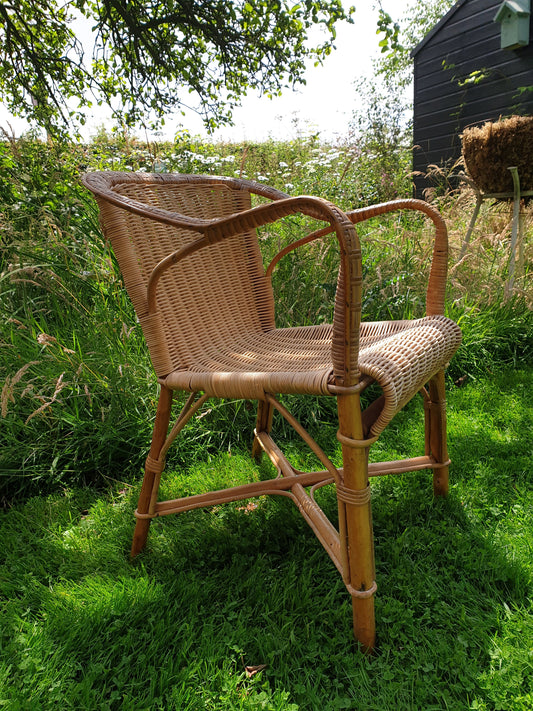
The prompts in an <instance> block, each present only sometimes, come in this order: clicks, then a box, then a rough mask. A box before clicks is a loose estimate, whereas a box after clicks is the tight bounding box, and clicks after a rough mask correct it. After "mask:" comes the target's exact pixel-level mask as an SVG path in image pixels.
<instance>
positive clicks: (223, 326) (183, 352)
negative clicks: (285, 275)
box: [98, 176, 274, 376]
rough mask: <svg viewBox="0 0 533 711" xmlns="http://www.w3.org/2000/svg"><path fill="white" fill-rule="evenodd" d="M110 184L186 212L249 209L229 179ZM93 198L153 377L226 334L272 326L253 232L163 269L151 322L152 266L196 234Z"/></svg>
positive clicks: (206, 215) (214, 214) (184, 364)
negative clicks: (148, 292) (148, 295)
mask: <svg viewBox="0 0 533 711" xmlns="http://www.w3.org/2000/svg"><path fill="white" fill-rule="evenodd" d="M144 177H145V178H146V176H144ZM165 177H167V176H165ZM113 190H114V192H116V193H118V194H120V195H123V196H125V197H128V198H131V199H133V200H136V201H138V202H142V203H144V204H147V205H149V206H151V207H159V208H163V209H165V210H169V211H172V212H176V213H180V214H181V215H186V216H187V217H190V218H200V219H213V218H221V217H226V216H229V215H232V214H235V213H238V212H242V211H243V210H247V209H249V208H250V207H251V198H250V193H249V192H248V191H246V190H243V189H242V188H241V189H240V190H238V189H232V187H230V186H229V185H220V184H202V183H191V182H183V181H176V182H172V181H165V182H156V181H154V182H153V183H152V182H149V181H147V180H143V181H142V182H136V181H135V179H133V180H132V181H126V182H124V183H122V184H117V185H115V186H114V187H113ZM98 202H99V205H100V210H101V221H102V227H103V229H104V232H105V234H106V237H107V238H108V239H110V241H111V244H112V246H113V250H114V252H115V254H116V257H117V260H118V263H119V266H120V269H121V271H122V274H123V278H124V283H125V286H126V289H127V291H128V294H129V296H130V298H131V300H132V302H133V305H134V307H135V311H136V313H137V315H138V317H139V320H140V322H141V326H142V328H143V331H144V334H145V337H146V340H147V344H148V347H149V349H150V354H151V357H152V362H153V365H154V368H155V371H156V373H157V375H158V376H164V375H166V374H167V373H168V372H170V371H171V370H179V369H187V368H188V367H190V366H191V365H192V364H193V363H194V361H195V358H196V355H197V354H198V353H201V352H202V351H203V350H204V349H205V347H206V346H207V345H209V346H213V345H215V346H216V344H217V342H222V341H227V338H228V334H234V335H237V334H243V333H258V332H262V331H266V330H270V329H271V328H273V327H274V302H273V295H272V290H271V286H270V282H269V280H267V279H266V277H265V272H264V267H263V262H262V258H261V253H260V250H259V244H258V239H257V234H256V232H255V230H250V231H247V232H243V233H241V234H238V235H235V236H233V237H229V238H227V239H225V240H223V241H221V242H219V243H217V244H214V245H210V246H209V248H207V249H202V250H199V251H198V252H195V253H193V254H192V255H189V256H187V257H185V258H184V259H183V260H181V261H180V262H179V263H178V264H176V265H174V266H173V267H171V268H170V269H168V270H167V271H166V272H165V273H164V274H163V276H162V277H161V280H160V282H159V284H158V287H157V305H158V314H157V318H156V319H155V320H154V319H153V318H152V317H149V318H148V317H147V314H148V305H147V298H146V287H147V283H148V279H149V277H150V274H151V272H152V270H153V268H154V267H155V266H156V265H157V264H158V263H159V262H160V261H161V260H162V259H163V258H164V257H166V256H167V255H168V254H170V253H172V252H174V251H176V250H178V249H180V248H182V247H184V246H185V245H187V244H189V243H190V242H191V241H194V240H197V239H198V238H199V234H198V233H197V232H195V231H193V230H188V229H180V228H177V227H174V226H169V225H165V224H162V223H160V222H156V221H154V220H151V219H148V218H146V217H142V216H140V215H136V214H134V213H132V212H129V211H127V210H124V209H123V208H121V207H118V206H115V205H113V204H111V203H110V202H108V201H105V200H102V199H99V200H98Z"/></svg>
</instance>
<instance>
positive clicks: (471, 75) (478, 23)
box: [412, 0, 533, 196]
mask: <svg viewBox="0 0 533 711" xmlns="http://www.w3.org/2000/svg"><path fill="white" fill-rule="evenodd" d="M502 6H503V7H502ZM529 6H530V2H529V1H528V0H510V1H509V2H506V3H502V1H501V0H459V2H457V3H456V4H455V5H454V6H453V7H452V8H451V10H449V12H448V13H447V14H446V15H445V16H444V17H443V18H442V19H441V20H440V21H439V22H438V23H437V24H436V25H435V27H433V29H432V30H431V31H430V32H429V33H428V34H427V35H426V36H425V37H424V39H423V40H422V41H421V42H420V43H419V44H418V45H417V46H416V47H415V49H414V50H413V52H412V56H413V60H414V117H413V139H414V146H415V148H414V153H413V168H414V170H415V171H420V172H422V173H425V172H426V171H427V168H428V166H429V165H432V164H433V165H439V166H441V165H442V166H448V167H449V166H451V165H452V164H453V163H454V162H455V161H456V160H457V159H458V158H459V157H460V155H461V139H460V134H461V132H462V130H463V129H464V128H465V127H466V126H470V125H472V124H479V123H483V122H484V121H490V120H497V119H498V118H499V117H500V116H510V115H512V114H521V115H531V114H533V14H529V16H528V15H527V14H526V15H525V16H524V15H523V13H520V14H522V17H521V23H522V25H523V24H524V17H525V21H526V23H527V22H529V39H528V40H526V41H527V42H528V44H522V45H521V46H519V47H518V48H513V49H510V48H507V49H502V46H501V45H502V26H503V23H502V22H501V18H502V16H503V14H504V12H503V11H505V13H507V14H509V15H511V14H512V13H514V12H516V10H517V9H518V10H521V9H524V8H528V7H529ZM498 13H499V19H500V21H499V22H496V21H495V17H496V15H497V14H498ZM506 32H507V29H506ZM526 34H527V24H526ZM522 41H523V40H522ZM528 87H529V88H528ZM532 159H533V157H532ZM430 184H431V183H430V182H428V180H427V179H425V178H423V177H417V178H416V179H415V185H416V193H417V195H419V196H421V195H422V191H423V189H424V188H425V187H428V185H430Z"/></svg>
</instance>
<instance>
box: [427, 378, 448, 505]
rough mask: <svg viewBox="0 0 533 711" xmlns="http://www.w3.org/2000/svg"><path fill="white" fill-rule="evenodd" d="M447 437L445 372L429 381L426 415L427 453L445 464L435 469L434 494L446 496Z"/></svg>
mask: <svg viewBox="0 0 533 711" xmlns="http://www.w3.org/2000/svg"><path fill="white" fill-rule="evenodd" d="M446 440H447V435H446V391H445V385H444V370H441V371H439V372H438V373H436V375H434V376H433V377H432V378H431V380H430V381H429V402H428V404H427V415H426V453H427V454H431V455H432V456H433V458H434V459H435V461H437V462H439V464H444V466H441V467H439V468H435V469H433V493H434V494H435V496H446V495H447V493H448V485H449V484H448V472H449V467H448V464H447V462H448V461H449V460H448V444H447V441H446Z"/></svg>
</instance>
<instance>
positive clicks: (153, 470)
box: [131, 386, 173, 558]
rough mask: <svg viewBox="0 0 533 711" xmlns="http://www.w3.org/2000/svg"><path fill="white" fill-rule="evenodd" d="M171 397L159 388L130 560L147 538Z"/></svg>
mask: <svg viewBox="0 0 533 711" xmlns="http://www.w3.org/2000/svg"><path fill="white" fill-rule="evenodd" d="M172 396H173V391H172V390H170V389H169V388H166V387H164V386H162V387H161V392H160V394H159V402H158V404H157V412H156V416H155V423H154V432H153V435H152V445H151V447H150V454H149V455H148V457H147V459H146V465H145V470H144V479H143V483H142V487H141V493H140V495H139V501H138V503H137V511H136V512H135V515H136V517H137V523H136V525H135V531H134V533H133V541H132V544H131V557H132V558H134V557H135V556H136V555H137V554H138V553H140V552H141V550H142V549H143V548H144V546H145V544H146V539H147V537H148V530H149V528H150V521H151V520H152V516H151V514H152V513H153V507H154V506H155V503H156V500H157V493H158V491H159V481H160V479H161V472H162V471H163V464H164V463H163V462H160V461H159V454H160V452H161V448H162V446H163V444H164V443H165V440H166V437H167V432H168V424H169V422H170V415H171V412H172Z"/></svg>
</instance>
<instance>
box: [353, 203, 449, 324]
mask: <svg viewBox="0 0 533 711" xmlns="http://www.w3.org/2000/svg"><path fill="white" fill-rule="evenodd" d="M396 210H418V211H419V212H423V213H424V214H425V215H427V216H428V217H429V218H430V219H431V220H432V221H433V224H434V225H435V239H434V243H433V256H432V259H431V269H430V273H429V280H428V287H427V291H426V314H427V315H428V316H434V315H437V314H444V299H445V292H446V279H447V276H448V230H447V228H446V223H445V222H444V219H443V217H442V215H441V214H440V212H438V211H437V210H435V208H433V207H431V205H429V204H428V203H427V202H424V200H414V199H407V200H392V201H391V202H384V203H380V204H379V205H371V206H370V207H363V208H360V209H357V210H351V211H350V212H347V213H346V215H347V216H348V218H349V219H350V220H351V221H352V222H353V223H354V224H357V223H358V222H363V221H364V220H369V219H370V218H372V217H376V216H377V215H383V214H385V213H387V212H394V211H396Z"/></svg>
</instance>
